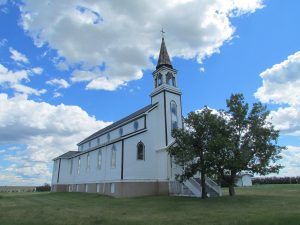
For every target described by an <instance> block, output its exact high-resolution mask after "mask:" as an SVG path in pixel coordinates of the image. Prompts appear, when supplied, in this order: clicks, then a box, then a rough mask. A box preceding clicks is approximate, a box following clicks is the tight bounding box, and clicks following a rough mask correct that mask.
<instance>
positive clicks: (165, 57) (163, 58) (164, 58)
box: [156, 31, 173, 69]
mask: <svg viewBox="0 0 300 225" xmlns="http://www.w3.org/2000/svg"><path fill="white" fill-rule="evenodd" d="M162 32H163V31H162ZM162 66H167V67H169V68H172V69H173V66H172V64H171V61H170V57H169V54H168V51H167V47H166V44H165V39H164V37H162V40H161V46H160V52H159V57H158V61H157V66H156V69H159V68H160V67H162Z"/></svg>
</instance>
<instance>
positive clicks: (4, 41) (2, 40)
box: [0, 38, 7, 47]
mask: <svg viewBox="0 0 300 225" xmlns="http://www.w3.org/2000/svg"><path fill="white" fill-rule="evenodd" d="M6 44H7V39H6V38H3V39H1V40H0V47H3V46H5V45H6Z"/></svg>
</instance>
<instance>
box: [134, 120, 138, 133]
mask: <svg viewBox="0 0 300 225" xmlns="http://www.w3.org/2000/svg"><path fill="white" fill-rule="evenodd" d="M133 128H134V130H135V131H136V130H138V129H139V122H138V121H137V120H136V121H134V123H133Z"/></svg>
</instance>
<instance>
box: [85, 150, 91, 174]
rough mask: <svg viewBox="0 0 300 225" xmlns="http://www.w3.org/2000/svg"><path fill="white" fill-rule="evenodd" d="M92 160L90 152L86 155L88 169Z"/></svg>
mask: <svg viewBox="0 0 300 225" xmlns="http://www.w3.org/2000/svg"><path fill="white" fill-rule="evenodd" d="M90 162H91V161H90V153H88V154H87V156H86V170H89V169H90Z"/></svg>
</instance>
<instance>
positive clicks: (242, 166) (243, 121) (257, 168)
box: [218, 94, 285, 196]
mask: <svg viewBox="0 0 300 225" xmlns="http://www.w3.org/2000/svg"><path fill="white" fill-rule="evenodd" d="M226 103H227V108H228V110H227V111H226V112H224V113H225V115H226V118H227V128H228V131H229V136H228V141H227V146H226V147H225V148H223V150H224V152H223V153H222V156H225V158H224V160H223V162H224V165H223V166H224V167H223V171H220V170H219V172H221V173H219V174H218V175H219V176H220V178H221V179H222V180H223V181H225V182H226V183H227V184H228V186H229V193H230V195H231V196H234V195H235V191H234V185H235V181H236V178H237V174H238V173H240V172H242V171H248V172H251V173H257V174H261V175H266V174H269V173H276V172H278V171H279V169H280V168H282V166H281V165H279V164H276V161H278V160H279V159H281V156H280V155H279V153H280V152H281V150H283V149H285V147H282V146H279V145H277V139H278V137H279V131H278V130H275V129H274V126H273V125H272V124H271V122H270V121H269V120H268V115H269V111H267V109H266V106H264V105H262V104H261V103H260V102H258V103H254V104H253V105H252V108H251V110H249V104H248V103H245V101H244V97H243V95H242V94H234V95H231V97H230V99H228V100H227V101H226Z"/></svg>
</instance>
